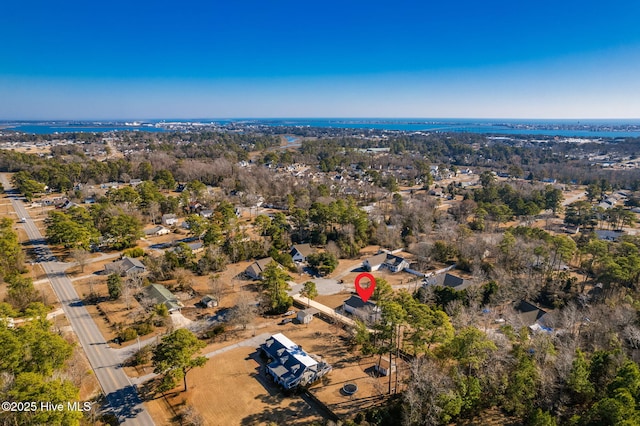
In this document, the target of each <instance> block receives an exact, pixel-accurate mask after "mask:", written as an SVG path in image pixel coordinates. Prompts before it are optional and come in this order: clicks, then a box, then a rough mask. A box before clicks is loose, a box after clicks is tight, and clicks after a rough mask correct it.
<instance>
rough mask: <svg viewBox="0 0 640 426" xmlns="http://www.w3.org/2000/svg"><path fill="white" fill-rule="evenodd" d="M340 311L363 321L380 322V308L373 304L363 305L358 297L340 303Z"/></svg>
mask: <svg viewBox="0 0 640 426" xmlns="http://www.w3.org/2000/svg"><path fill="white" fill-rule="evenodd" d="M342 309H343V310H344V311H345V312H347V313H349V314H351V315H353V316H356V317H358V318H360V319H362V320H364V321H368V322H376V321H378V320H380V317H381V313H380V308H379V307H378V306H377V305H376V304H375V303H373V302H370V301H367V303H365V302H364V301H363V300H362V299H361V298H360V296H356V295H353V296H351V297H350V298H348V299H347V300H345V301H344V302H343V303H342Z"/></svg>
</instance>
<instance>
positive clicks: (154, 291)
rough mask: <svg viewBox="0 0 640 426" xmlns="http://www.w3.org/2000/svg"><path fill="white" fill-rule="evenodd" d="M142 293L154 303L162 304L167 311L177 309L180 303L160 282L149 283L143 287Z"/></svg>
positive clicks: (170, 311)
mask: <svg viewBox="0 0 640 426" xmlns="http://www.w3.org/2000/svg"><path fill="white" fill-rule="evenodd" d="M144 293H145V295H146V296H147V297H149V298H150V299H152V300H153V301H154V303H155V304H156V305H160V304H163V305H165V306H166V307H167V309H168V310H169V313H172V312H176V311H179V310H180V308H181V307H182V306H181V303H180V302H179V301H178V299H177V298H176V297H175V296H174V295H173V293H171V292H170V291H169V290H168V289H167V288H166V287H165V286H163V285H160V284H149V285H148V286H147V287H145V288H144Z"/></svg>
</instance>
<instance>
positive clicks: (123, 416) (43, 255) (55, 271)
mask: <svg viewBox="0 0 640 426" xmlns="http://www.w3.org/2000/svg"><path fill="white" fill-rule="evenodd" d="M0 182H2V184H3V186H4V188H5V189H6V190H7V192H8V193H10V194H11V188H12V186H11V185H10V184H9V182H8V180H7V178H6V175H4V174H2V175H0ZM10 198H11V203H12V204H13V208H14V209H15V211H16V213H17V214H18V218H24V219H25V222H24V223H23V224H22V225H23V226H24V229H25V231H26V233H27V236H28V237H29V239H30V240H31V243H32V244H33V246H34V249H36V251H37V252H39V253H40V258H39V259H40V260H39V263H40V264H41V265H42V268H43V269H44V271H45V273H46V274H47V276H48V277H49V280H50V281H51V286H52V287H53V291H54V292H55V294H56V296H57V297H58V299H59V300H60V303H61V305H62V309H63V311H64V313H65V315H66V316H67V318H68V319H69V322H70V323H71V327H72V328H73V330H74V331H75V333H76V335H77V336H78V340H79V341H80V345H82V348H83V349H84V352H85V354H86V355H87V358H88V359H89V362H90V363H91V367H92V368H93V371H94V373H95V376H96V378H97V379H98V382H99V383H100V386H101V387H102V391H103V392H104V394H105V395H106V397H107V402H108V404H109V408H110V409H111V411H113V413H114V414H115V415H116V416H117V417H118V419H119V420H120V422H121V424H123V425H131V426H133V425H144V426H146V425H153V424H154V423H153V420H152V419H151V416H150V415H149V413H148V412H147V411H146V409H145V407H144V405H143V403H142V400H141V399H140V397H139V396H138V392H137V391H136V388H135V387H134V386H133V385H132V384H131V381H130V380H129V378H128V377H127V375H126V374H125V373H124V370H122V368H121V365H120V363H119V359H118V357H117V356H116V354H115V353H114V351H113V349H111V348H110V347H109V346H108V345H107V342H106V341H105V340H104V338H103V337H102V333H100V330H99V329H98V327H97V326H96V324H95V322H94V321H93V319H92V318H91V316H90V315H89V312H88V311H87V309H86V308H85V307H84V305H83V303H82V301H81V300H80V299H79V298H78V294H77V293H76V290H75V288H74V287H73V285H72V284H71V280H69V277H67V275H66V274H65V272H64V269H65V267H66V266H67V265H64V264H61V263H59V262H57V261H56V259H55V258H54V257H53V254H52V253H51V250H50V249H49V246H48V245H47V243H46V241H45V239H44V238H43V237H42V234H41V233H40V230H39V229H38V228H37V227H36V225H35V224H34V223H33V221H32V220H31V218H30V216H29V213H28V211H27V209H26V208H25V206H24V203H23V202H22V201H20V200H19V199H18V197H17V194H15V193H14V194H13V195H12V196H10Z"/></svg>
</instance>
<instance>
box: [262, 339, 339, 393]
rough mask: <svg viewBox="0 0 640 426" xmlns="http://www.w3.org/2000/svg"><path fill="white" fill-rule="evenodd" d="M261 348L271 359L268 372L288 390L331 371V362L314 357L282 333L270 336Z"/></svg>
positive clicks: (306, 383)
mask: <svg viewBox="0 0 640 426" xmlns="http://www.w3.org/2000/svg"><path fill="white" fill-rule="evenodd" d="M260 349H261V350H262V353H263V354H264V355H265V356H266V357H267V358H269V360H270V361H269V364H267V369H266V370H267V373H268V374H269V375H271V377H273V380H274V381H275V382H276V383H278V384H279V385H281V386H282V387H283V388H284V389H286V390H289V389H293V388H296V387H298V386H305V385H308V384H310V383H313V382H315V381H316V380H318V379H320V378H321V377H322V376H324V375H325V374H327V373H329V372H330V371H331V366H330V365H329V364H327V363H326V362H324V361H318V360H316V359H314V358H313V357H311V356H310V355H309V354H307V353H306V352H305V351H303V350H302V347H300V346H298V345H296V344H295V343H293V342H292V341H291V340H289V339H288V338H287V337H286V336H285V335H284V334H282V333H278V334H274V335H273V336H271V337H269V338H268V339H267V341H266V342H265V343H264V344H262V345H261V346H260Z"/></svg>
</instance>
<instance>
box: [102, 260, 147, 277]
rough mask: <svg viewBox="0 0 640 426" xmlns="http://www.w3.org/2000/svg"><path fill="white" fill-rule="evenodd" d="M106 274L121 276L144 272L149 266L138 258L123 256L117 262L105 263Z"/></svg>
mask: <svg viewBox="0 0 640 426" xmlns="http://www.w3.org/2000/svg"><path fill="white" fill-rule="evenodd" d="M104 271H105V274H118V275H121V276H125V275H132V274H143V273H145V272H146V271H147V268H146V267H145V266H144V265H143V264H142V262H140V261H139V260H138V259H134V258H131V257H123V258H122V259H120V260H116V261H115V262H111V263H107V264H105V265H104Z"/></svg>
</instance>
